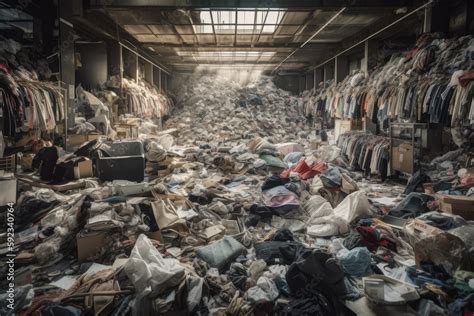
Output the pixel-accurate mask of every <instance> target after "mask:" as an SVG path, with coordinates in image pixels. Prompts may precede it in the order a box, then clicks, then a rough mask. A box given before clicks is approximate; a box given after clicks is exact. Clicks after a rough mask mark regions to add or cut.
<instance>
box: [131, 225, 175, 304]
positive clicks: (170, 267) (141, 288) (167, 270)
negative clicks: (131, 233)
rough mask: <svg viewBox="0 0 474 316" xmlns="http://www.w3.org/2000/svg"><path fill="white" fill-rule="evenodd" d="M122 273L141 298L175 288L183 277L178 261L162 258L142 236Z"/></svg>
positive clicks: (148, 240) (146, 238)
mask: <svg viewBox="0 0 474 316" xmlns="http://www.w3.org/2000/svg"><path fill="white" fill-rule="evenodd" d="M124 271H125V273H126V274H127V276H128V278H129V279H130V280H131V281H132V283H133V285H134V287H135V289H136V291H137V295H138V296H141V297H142V296H145V295H148V294H150V293H159V292H161V291H164V290H166V289H167V288H170V287H173V286H176V285H177V284H179V282H180V281H181V279H182V277H183V276H184V268H183V267H182V266H181V265H180V264H179V261H178V260H176V259H170V258H163V256H162V255H161V254H160V252H159V251H158V250H157V249H156V248H155V246H153V244H152V242H151V241H150V239H148V237H146V236H145V235H143V234H142V235H140V236H139V237H138V239H137V242H136V243H135V247H133V250H132V253H131V254H130V258H129V259H128V261H127V263H126V264H125V266H124Z"/></svg>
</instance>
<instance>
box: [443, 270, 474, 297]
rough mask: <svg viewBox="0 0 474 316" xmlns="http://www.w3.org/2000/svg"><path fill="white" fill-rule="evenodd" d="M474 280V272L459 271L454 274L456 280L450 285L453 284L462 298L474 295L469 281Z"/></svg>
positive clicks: (451, 281)
mask: <svg viewBox="0 0 474 316" xmlns="http://www.w3.org/2000/svg"><path fill="white" fill-rule="evenodd" d="M470 279H474V272H470V271H464V270H458V271H456V273H454V278H453V279H452V280H450V281H449V282H448V283H450V284H452V285H453V286H454V287H455V288H456V289H457V290H458V293H459V294H460V295H461V296H463V297H464V296H467V295H469V294H471V293H474V289H473V288H472V287H470V286H469V283H468V282H469V280H470Z"/></svg>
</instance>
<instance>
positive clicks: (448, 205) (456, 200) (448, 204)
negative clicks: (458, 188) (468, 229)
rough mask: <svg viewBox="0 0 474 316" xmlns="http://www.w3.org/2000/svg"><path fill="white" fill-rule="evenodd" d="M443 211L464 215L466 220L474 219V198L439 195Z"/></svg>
mask: <svg viewBox="0 0 474 316" xmlns="http://www.w3.org/2000/svg"><path fill="white" fill-rule="evenodd" d="M437 198H438V200H439V201H440V203H439V207H440V209H441V211H442V212H445V213H449V214H453V215H459V216H462V217H463V218H464V219H466V220H474V198H472V197H467V196H456V195H441V194H438V195H437Z"/></svg>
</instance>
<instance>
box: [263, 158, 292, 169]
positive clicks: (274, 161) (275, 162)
mask: <svg viewBox="0 0 474 316" xmlns="http://www.w3.org/2000/svg"><path fill="white" fill-rule="evenodd" d="M260 159H262V160H264V161H265V162H266V163H267V166H270V167H277V168H282V169H286V168H288V166H287V164H286V163H284V162H283V160H281V159H280V158H277V157H275V156H272V155H260Z"/></svg>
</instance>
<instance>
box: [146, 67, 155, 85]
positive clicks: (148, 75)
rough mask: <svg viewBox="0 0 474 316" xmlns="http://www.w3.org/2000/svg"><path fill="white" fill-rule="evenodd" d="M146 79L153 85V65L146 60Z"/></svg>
mask: <svg viewBox="0 0 474 316" xmlns="http://www.w3.org/2000/svg"><path fill="white" fill-rule="evenodd" d="M145 80H146V81H147V82H148V83H149V84H151V85H153V65H152V64H150V63H149V62H147V61H145Z"/></svg>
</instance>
